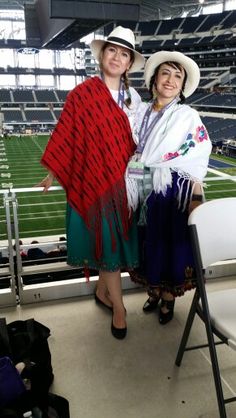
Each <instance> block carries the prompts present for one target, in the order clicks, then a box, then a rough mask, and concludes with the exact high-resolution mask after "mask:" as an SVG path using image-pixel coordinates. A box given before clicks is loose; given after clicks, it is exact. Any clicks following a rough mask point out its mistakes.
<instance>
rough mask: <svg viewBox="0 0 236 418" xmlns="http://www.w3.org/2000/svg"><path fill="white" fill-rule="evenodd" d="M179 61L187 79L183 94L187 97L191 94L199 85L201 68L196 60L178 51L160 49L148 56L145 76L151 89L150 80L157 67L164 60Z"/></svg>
mask: <svg viewBox="0 0 236 418" xmlns="http://www.w3.org/2000/svg"><path fill="white" fill-rule="evenodd" d="M168 61H172V62H178V63H179V64H180V65H182V67H183V68H184V69H185V71H186V74H187V80H186V84H185V88H184V91H183V94H184V96H185V97H189V96H191V94H193V92H194V91H195V90H196V88H197V87H198V85H199V81H200V70H199V67H198V65H197V63H196V62H195V61H193V60H192V59H191V58H189V57H187V56H186V55H184V54H182V53H181V52H178V51H159V52H156V53H155V54H153V55H151V57H150V58H148V60H147V62H146V66H145V71H144V78H145V83H146V86H147V88H148V89H149V85H150V80H151V77H152V76H153V74H154V72H155V70H156V68H157V67H158V66H159V65H161V64H163V63H164V62H168Z"/></svg>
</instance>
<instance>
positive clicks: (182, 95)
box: [148, 61, 187, 104]
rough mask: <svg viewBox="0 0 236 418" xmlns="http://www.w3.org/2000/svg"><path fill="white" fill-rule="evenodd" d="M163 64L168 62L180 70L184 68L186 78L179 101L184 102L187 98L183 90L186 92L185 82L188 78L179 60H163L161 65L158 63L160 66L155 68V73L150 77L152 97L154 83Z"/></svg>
mask: <svg viewBox="0 0 236 418" xmlns="http://www.w3.org/2000/svg"><path fill="white" fill-rule="evenodd" d="M162 64H167V65H169V66H170V67H172V68H178V69H179V70H182V69H183V70H184V80H183V85H182V89H181V92H180V94H179V98H180V100H179V102H178V103H179V104H183V103H184V102H185V100H186V99H185V96H184V93H183V92H184V88H185V84H186V80H187V73H186V71H185V69H184V68H183V67H182V65H181V64H179V63H178V62H175V61H166V62H162V63H161V64H160V65H158V67H156V69H155V71H154V73H153V75H152V77H151V79H150V83H149V89H148V91H149V93H150V95H151V99H153V85H154V83H155V79H156V76H157V74H158V71H159V69H160V67H161V65H162Z"/></svg>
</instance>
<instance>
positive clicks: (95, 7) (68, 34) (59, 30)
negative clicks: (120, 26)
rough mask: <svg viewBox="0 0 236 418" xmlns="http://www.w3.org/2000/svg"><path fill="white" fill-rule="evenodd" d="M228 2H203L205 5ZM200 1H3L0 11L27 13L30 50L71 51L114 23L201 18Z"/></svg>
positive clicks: (26, 21)
mask: <svg viewBox="0 0 236 418" xmlns="http://www.w3.org/2000/svg"><path fill="white" fill-rule="evenodd" d="M225 1H226V0H204V3H203V5H205V6H206V5H216V4H222V5H223V7H224V4H225ZM201 8H202V4H201V3H200V2H199V0H168V1H166V0H114V1H113V0H0V10H3V9H6V10H14V9H20V10H22V9H23V10H24V11H25V25H26V41H27V46H30V47H46V48H51V49H61V48H68V47H70V46H72V45H73V44H74V43H75V42H77V41H78V40H79V39H81V38H83V36H85V35H88V34H89V33H91V32H94V31H96V30H97V29H99V28H101V27H103V26H104V25H106V24H108V23H110V22H113V21H116V20H117V21H119V22H124V26H125V22H126V21H136V22H137V21H138V20H139V21H149V20H150V21H151V20H159V19H167V18H172V19H173V18H176V17H181V16H183V14H184V13H185V15H187V16H192V15H196V14H199V13H200V12H201Z"/></svg>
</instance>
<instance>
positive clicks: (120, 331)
mask: <svg viewBox="0 0 236 418" xmlns="http://www.w3.org/2000/svg"><path fill="white" fill-rule="evenodd" d="M111 333H112V335H113V337H115V338H117V339H118V340H123V339H124V338H125V337H126V334H127V327H125V328H116V327H115V325H114V324H113V315H112V320H111Z"/></svg>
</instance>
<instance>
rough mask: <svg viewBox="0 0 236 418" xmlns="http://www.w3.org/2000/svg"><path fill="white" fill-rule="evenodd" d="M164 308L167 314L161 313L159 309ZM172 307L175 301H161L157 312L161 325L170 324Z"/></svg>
mask: <svg viewBox="0 0 236 418" xmlns="http://www.w3.org/2000/svg"><path fill="white" fill-rule="evenodd" d="M164 306H165V307H166V309H168V312H166V313H164V312H162V310H161V308H162V307H164ZM174 306H175V299H174V300H164V299H162V300H161V308H160V312H159V322H160V324H161V325H165V324H167V323H168V322H170V321H171V320H172V318H173V316H174Z"/></svg>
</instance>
